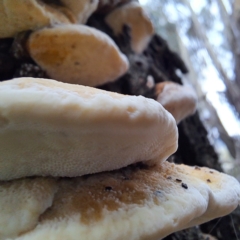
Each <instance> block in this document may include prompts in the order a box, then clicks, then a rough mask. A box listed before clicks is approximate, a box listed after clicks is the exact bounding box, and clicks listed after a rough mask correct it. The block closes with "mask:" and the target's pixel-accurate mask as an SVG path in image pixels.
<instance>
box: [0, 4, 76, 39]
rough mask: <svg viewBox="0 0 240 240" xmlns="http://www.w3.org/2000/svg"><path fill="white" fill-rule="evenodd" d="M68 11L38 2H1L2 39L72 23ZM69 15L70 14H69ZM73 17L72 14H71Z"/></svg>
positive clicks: (0, 28) (0, 26) (0, 23)
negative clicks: (23, 32)
mask: <svg viewBox="0 0 240 240" xmlns="http://www.w3.org/2000/svg"><path fill="white" fill-rule="evenodd" d="M64 11H65V13H66V12H68V11H67V9H65V10H64V8H63V7H57V6H54V7H53V6H51V5H49V4H45V3H44V2H43V1H37V0H1V1H0V38H7V37H14V36H15V35H16V34H17V33H19V32H22V31H28V30H35V29H39V28H41V27H44V26H51V25H55V24H60V23H71V20H72V19H71V17H70V18H69V17H68V14H64ZM68 13H69V12H68ZM70 15H71V14H70Z"/></svg>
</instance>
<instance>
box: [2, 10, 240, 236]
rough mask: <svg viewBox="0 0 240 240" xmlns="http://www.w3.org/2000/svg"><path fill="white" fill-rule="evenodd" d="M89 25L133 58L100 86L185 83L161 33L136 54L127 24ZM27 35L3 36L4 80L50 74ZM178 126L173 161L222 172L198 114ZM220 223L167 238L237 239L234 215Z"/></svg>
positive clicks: (93, 21) (96, 19)
mask: <svg viewBox="0 0 240 240" xmlns="http://www.w3.org/2000/svg"><path fill="white" fill-rule="evenodd" d="M87 24H88V25H90V26H93V27H95V28H97V29H100V30H101V31H104V32H106V33H107V34H108V35H110V36H111V37H112V38H113V39H114V41H115V42H116V43H117V45H118V46H119V47H120V49H121V51H122V52H123V53H125V54H126V55H127V57H128V58H129V61H130V69H129V71H128V73H127V74H125V75H124V76H123V77H121V78H120V79H118V80H117V81H116V82H114V83H109V84H105V85H103V86H99V87H100V88H102V89H106V90H109V91H114V92H121V93H124V94H132V95H143V96H146V97H150V98H155V97H156V96H155V94H154V90H155V86H154V84H153V85H149V84H148V81H149V78H154V82H155V83H158V82H162V81H167V80H168V81H173V82H177V83H180V84H181V83H182V81H181V78H180V77H179V76H178V75H177V74H176V70H180V71H181V72H182V73H186V72H187V68H186V66H185V64H184V63H183V61H182V60H181V59H180V58H179V56H178V55H177V54H176V53H174V52H172V51H171V50H170V49H169V47H168V44H167V42H166V41H165V40H163V39H162V38H161V37H160V36H159V35H155V36H154V37H153V38H152V41H151V42H150V44H149V47H148V48H147V49H146V50H145V51H144V53H143V54H140V55H136V54H134V53H133V51H132V50H131V47H130V29H129V28H128V27H127V26H124V28H123V34H121V35H119V36H114V35H113V32H112V31H111V29H110V28H109V27H108V26H107V25H106V24H105V22H104V17H103V15H96V14H95V15H93V16H92V17H91V18H90V19H89V21H88V23H87ZM26 36H27V34H21V35H19V36H18V37H17V38H16V39H15V40H13V39H0V80H7V79H11V78H13V77H21V76H31V77H45V78H47V77H48V76H47V75H46V73H45V72H44V71H42V70H41V69H40V68H39V67H38V66H37V65H36V64H35V63H34V62H33V61H32V59H30V57H29V56H28V54H27V53H26V51H25V49H24V39H25V37H26ZM178 127H179V149H178V151H177V152H176V153H175V154H174V156H172V157H171V159H170V160H172V161H175V162H177V163H185V164H188V165H198V166H207V167H210V168H214V169H217V170H220V171H221V166H220V164H219V163H218V156H217V154H216V152H215V151H214V149H213V147H212V146H211V144H210V142H209V140H208V138H207V134H208V133H207V131H206V129H205V127H204V125H203V123H202V122H201V120H200V118H199V115H198V113H196V114H194V115H193V116H191V117H189V118H187V119H185V120H184V121H182V122H181V123H180V124H179V126H178ZM231 216H232V219H233V221H234V222H235V226H238V228H239V226H240V224H239V223H240V219H239V213H238V212H234V213H233V214H232V215H231ZM216 223H218V220H214V221H211V222H210V223H207V224H204V225H203V226H201V228H199V227H194V228H191V229H187V230H184V231H180V232H177V233H174V234H171V235H170V236H168V237H166V238H165V239H166V240H191V239H194V240H197V239H199V240H202V239H210V238H209V237H206V236H204V235H203V234H202V232H201V230H200V229H202V230H203V231H204V232H206V233H210V232H211V234H213V235H215V236H216V237H217V238H218V239H222V240H223V239H233V240H234V239H237V238H236V235H235V233H234V229H233V225H232V221H231V219H230V216H227V217H224V218H222V219H221V221H220V222H219V224H218V225H217V226H215V225H216ZM237 230H239V229H237ZM238 232H239V231H238ZM226 234H227V235H226ZM239 237H240V236H239Z"/></svg>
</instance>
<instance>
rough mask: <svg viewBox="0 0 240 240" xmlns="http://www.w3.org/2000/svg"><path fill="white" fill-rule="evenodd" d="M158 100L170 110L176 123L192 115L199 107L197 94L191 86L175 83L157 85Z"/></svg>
mask: <svg viewBox="0 0 240 240" xmlns="http://www.w3.org/2000/svg"><path fill="white" fill-rule="evenodd" d="M155 95H156V99H157V101H158V102H159V103H161V104H162V105H163V107H164V108H165V109H166V110H168V111H169V112H170V113H171V114H172V115H173V117H174V118H175V120H176V122H177V123H179V122H180V121H181V120H182V119H184V118H186V117H188V116H190V115H192V114H193V113H194V112H195V111H196V107H197V94H196V92H195V91H194V89H193V88H192V87H190V86H184V85H180V84H177V83H173V82H162V83H158V84H156V92H155Z"/></svg>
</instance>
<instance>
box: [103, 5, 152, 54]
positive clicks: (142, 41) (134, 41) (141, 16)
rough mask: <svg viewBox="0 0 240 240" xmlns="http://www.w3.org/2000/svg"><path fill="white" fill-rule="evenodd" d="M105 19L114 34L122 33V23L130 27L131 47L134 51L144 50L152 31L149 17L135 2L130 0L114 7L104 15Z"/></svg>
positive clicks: (140, 51)
mask: <svg viewBox="0 0 240 240" xmlns="http://www.w3.org/2000/svg"><path fill="white" fill-rule="evenodd" d="M105 21H106V23H107V24H108V25H109V26H110V27H111V28H112V30H113V32H114V34H115V35H116V36H117V35H120V34H121V33H122V30H123V27H124V25H126V26H129V27H130V30H131V32H130V35H131V47H132V50H133V51H134V52H136V53H142V52H143V51H144V50H145V48H146V47H147V45H148V43H149V41H150V40H151V37H152V35H153V33H154V29H153V25H152V23H151V21H150V19H149V18H148V17H147V15H146V13H145V11H144V9H143V8H142V7H141V5H140V4H139V3H137V2H130V3H127V4H125V5H123V6H120V7H118V8H116V9H114V10H113V11H112V12H110V13H109V14H108V15H107V16H106V18H105Z"/></svg>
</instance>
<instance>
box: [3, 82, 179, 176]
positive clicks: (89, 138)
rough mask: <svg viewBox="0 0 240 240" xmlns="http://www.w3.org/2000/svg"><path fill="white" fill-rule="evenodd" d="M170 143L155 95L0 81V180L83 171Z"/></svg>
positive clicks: (164, 151)
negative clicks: (146, 96) (149, 96)
mask: <svg viewBox="0 0 240 240" xmlns="http://www.w3.org/2000/svg"><path fill="white" fill-rule="evenodd" d="M176 148H177V129H176V125H175V121H174V119H173V117H172V116H171V115H170V114H169V113H168V112H167V111H166V110H165V109H164V108H163V107H162V106H161V105H160V104H159V103H157V102H156V101H154V100H151V99H147V98H144V97H141V96H139V97H136V96H124V95H120V94H113V93H109V92H106V91H101V90H98V89H94V88H89V87H84V86H79V85H72V84H66V83H60V82H57V81H53V80H49V79H47V80H46V79H33V78H21V79H15V80H10V81H6V82H3V83H1V84H0V165H1V168H0V179H1V180H9V179H14V178H20V177H23V176H33V175H38V176H39V175H40V176H46V175H50V176H71V177H72V176H81V175H84V174H89V173H94V172H101V171H106V170H112V169H118V168H121V167H124V166H127V165H129V164H131V163H134V162H138V161H147V160H154V159H156V158H158V159H159V160H158V161H163V160H165V159H166V158H167V157H168V156H169V155H170V154H172V153H173V152H174V151H175V150H176ZM12 149H14V151H13V150H12Z"/></svg>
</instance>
